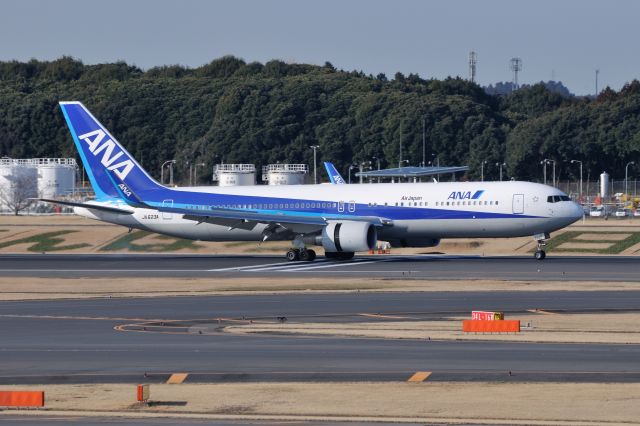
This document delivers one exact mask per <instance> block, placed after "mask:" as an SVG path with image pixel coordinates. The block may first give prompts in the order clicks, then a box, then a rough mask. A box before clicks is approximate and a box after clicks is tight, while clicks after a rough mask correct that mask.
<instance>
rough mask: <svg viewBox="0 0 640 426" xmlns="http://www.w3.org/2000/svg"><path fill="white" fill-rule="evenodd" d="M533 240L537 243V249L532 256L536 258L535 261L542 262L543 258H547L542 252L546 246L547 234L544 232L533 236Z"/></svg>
mask: <svg viewBox="0 0 640 426" xmlns="http://www.w3.org/2000/svg"><path fill="white" fill-rule="evenodd" d="M533 238H534V239H535V240H536V242H537V243H538V249H537V250H536V252H535V254H534V255H533V256H534V257H535V258H536V260H544V259H545V257H547V253H546V252H545V251H544V247H545V246H546V245H547V243H546V240H548V239H549V234H548V233H546V232H545V233H543V234H536V235H534V236H533Z"/></svg>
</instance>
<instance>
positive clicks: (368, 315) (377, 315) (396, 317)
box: [358, 314, 412, 319]
mask: <svg viewBox="0 0 640 426" xmlns="http://www.w3.org/2000/svg"><path fill="white" fill-rule="evenodd" d="M358 315H360V316H361V317H371V318H388V319H412V317H400V316H397V315H382V314H358Z"/></svg>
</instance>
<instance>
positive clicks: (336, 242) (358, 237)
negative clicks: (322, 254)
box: [319, 220, 378, 252]
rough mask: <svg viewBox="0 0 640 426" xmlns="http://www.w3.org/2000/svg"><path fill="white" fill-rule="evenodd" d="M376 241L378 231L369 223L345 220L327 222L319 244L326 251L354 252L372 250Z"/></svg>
mask: <svg viewBox="0 0 640 426" xmlns="http://www.w3.org/2000/svg"><path fill="white" fill-rule="evenodd" d="M377 241H378V231H377V230H376V227H375V226H374V225H372V224H371V223H367V222H356V221H351V220H345V221H340V222H329V223H328V224H327V226H325V227H324V229H323V230H322V235H321V236H320V243H321V244H319V245H322V247H324V249H325V250H326V251H328V252H355V251H367V250H373V248H374V247H375V246H376V242H377Z"/></svg>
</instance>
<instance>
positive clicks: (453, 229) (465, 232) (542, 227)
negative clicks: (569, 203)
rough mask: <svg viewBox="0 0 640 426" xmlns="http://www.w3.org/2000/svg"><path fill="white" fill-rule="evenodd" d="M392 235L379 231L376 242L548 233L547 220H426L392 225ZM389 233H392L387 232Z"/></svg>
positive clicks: (520, 235)
mask: <svg viewBox="0 0 640 426" xmlns="http://www.w3.org/2000/svg"><path fill="white" fill-rule="evenodd" d="M393 228H396V229H395V230H394V231H395V232H388V231H387V230H381V232H379V238H380V239H381V240H384V238H406V237H409V236H411V237H418V238H419V237H423V238H500V237H522V236H527V235H533V234H534V233H536V232H545V231H546V232H548V231H551V230H553V229H548V228H549V219H547V218H524V217H523V218H517V217H516V218H512V219H504V218H501V219H427V220H407V221H402V220H399V221H395V222H394V227H393ZM389 231H391V230H389Z"/></svg>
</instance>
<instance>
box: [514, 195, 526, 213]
mask: <svg viewBox="0 0 640 426" xmlns="http://www.w3.org/2000/svg"><path fill="white" fill-rule="evenodd" d="M523 213H524V194H513V214H523Z"/></svg>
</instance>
